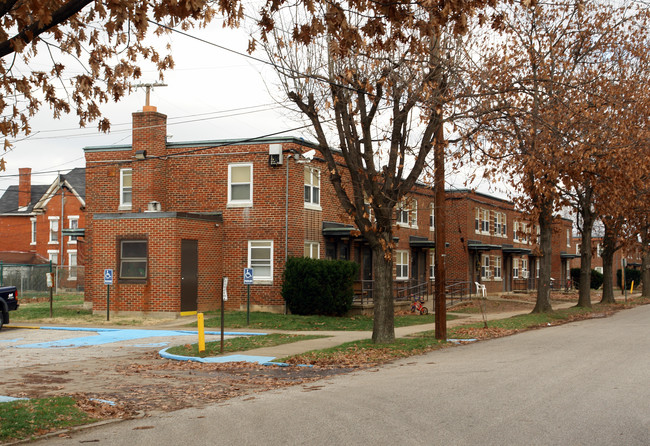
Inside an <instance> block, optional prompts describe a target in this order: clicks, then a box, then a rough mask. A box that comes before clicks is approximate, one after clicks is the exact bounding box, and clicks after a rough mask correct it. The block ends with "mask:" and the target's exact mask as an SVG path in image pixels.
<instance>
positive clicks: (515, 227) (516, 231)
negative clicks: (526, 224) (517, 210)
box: [512, 221, 519, 242]
mask: <svg viewBox="0 0 650 446" xmlns="http://www.w3.org/2000/svg"><path fill="white" fill-rule="evenodd" d="M512 240H514V241H515V242H518V241H519V222H518V221H516V222H514V223H513V224H512Z"/></svg>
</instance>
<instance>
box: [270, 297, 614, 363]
mask: <svg viewBox="0 0 650 446" xmlns="http://www.w3.org/2000/svg"><path fill="white" fill-rule="evenodd" d="M619 309H622V306H621V305H620V304H617V305H600V304H595V305H594V306H593V307H592V308H591V309H589V308H576V307H572V308H566V309H561V310H556V311H554V312H553V313H548V314H522V315H518V316H514V317H511V318H507V319H500V320H494V321H489V322H488V328H487V329H486V328H484V327H483V323H482V322H478V323H474V324H467V325H461V326H458V327H451V328H449V329H448V330H447V338H448V339H459V340H462V339H468V340H469V339H478V340H482V339H491V338H495V337H501V336H508V335H511V334H514V333H517V332H519V331H524V330H529V329H533V328H538V327H545V326H549V325H558V324H561V323H566V322H571V321H574V320H580V319H589V318H593V317H604V316H605V315H609V314H612V313H614V312H616V311H617V310H619ZM450 345H451V343H449V342H446V341H442V340H440V341H439V340H437V339H435V331H434V330H431V331H424V332H420V333H417V334H414V335H412V336H410V337H407V338H398V339H396V340H395V342H393V343H391V344H373V343H372V341H371V340H369V339H368V340H361V341H354V342H348V343H345V344H341V345H339V346H336V347H332V348H329V349H326V350H317V351H311V352H306V353H304V354H301V355H295V356H290V357H288V358H281V359H279V361H282V362H288V363H290V364H314V365H322V366H331V365H338V366H346V365H356V366H374V365H377V364H381V363H385V362H388V361H391V360H394V359H398V358H404V357H408V356H413V355H418V354H423V353H426V352H429V351H432V350H436V349H439V348H442V347H445V346H450Z"/></svg>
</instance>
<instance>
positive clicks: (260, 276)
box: [248, 240, 273, 282]
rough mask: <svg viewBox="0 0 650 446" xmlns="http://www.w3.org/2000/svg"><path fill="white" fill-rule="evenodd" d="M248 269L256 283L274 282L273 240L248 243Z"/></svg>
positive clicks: (250, 241)
mask: <svg viewBox="0 0 650 446" xmlns="http://www.w3.org/2000/svg"><path fill="white" fill-rule="evenodd" d="M248 267H249V268H253V277H254V281H255V282H260V281H261V282H269V281H272V280H273V240H249V241H248Z"/></svg>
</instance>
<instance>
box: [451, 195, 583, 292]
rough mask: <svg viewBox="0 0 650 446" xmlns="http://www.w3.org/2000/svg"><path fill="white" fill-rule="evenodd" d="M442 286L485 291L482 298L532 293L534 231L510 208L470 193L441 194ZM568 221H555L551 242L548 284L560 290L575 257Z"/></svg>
mask: <svg viewBox="0 0 650 446" xmlns="http://www.w3.org/2000/svg"><path fill="white" fill-rule="evenodd" d="M446 202H447V221H446V231H447V234H446V239H447V242H448V243H449V247H448V248H447V255H446V267H447V282H448V285H450V284H453V283H455V282H456V283H467V282H470V283H471V284H474V283H475V282H479V283H481V284H483V285H485V287H486V291H487V293H488V294H496V293H504V292H512V291H526V290H532V289H536V288H537V280H536V279H537V278H538V277H539V267H540V256H541V254H540V251H539V248H538V245H537V235H539V226H538V225H537V224H534V223H531V222H530V221H528V220H526V218H525V217H524V216H523V214H522V213H521V212H518V211H515V209H514V204H513V203H512V202H510V201H507V200H502V199H499V198H496V197H494V196H491V195H487V194H483V193H479V192H474V191H470V190H451V191H447V199H446ZM571 227H572V223H571V221H570V220H567V219H563V218H557V219H556V221H555V222H554V227H553V235H552V238H551V244H552V254H551V255H552V258H551V278H552V279H553V286H554V287H563V286H564V285H565V284H566V280H567V278H569V277H570V273H569V265H570V260H571V259H572V258H573V257H575V254H574V250H575V244H574V241H573V239H572V236H571V234H572V233H571Z"/></svg>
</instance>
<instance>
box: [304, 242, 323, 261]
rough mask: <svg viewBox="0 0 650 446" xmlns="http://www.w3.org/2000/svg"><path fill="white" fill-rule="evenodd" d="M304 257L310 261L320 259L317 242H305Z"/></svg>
mask: <svg viewBox="0 0 650 446" xmlns="http://www.w3.org/2000/svg"><path fill="white" fill-rule="evenodd" d="M305 257H309V258H310V259H319V258H320V243H318V242H305Z"/></svg>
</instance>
